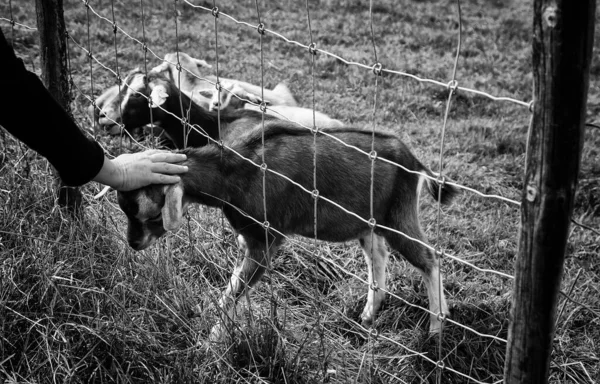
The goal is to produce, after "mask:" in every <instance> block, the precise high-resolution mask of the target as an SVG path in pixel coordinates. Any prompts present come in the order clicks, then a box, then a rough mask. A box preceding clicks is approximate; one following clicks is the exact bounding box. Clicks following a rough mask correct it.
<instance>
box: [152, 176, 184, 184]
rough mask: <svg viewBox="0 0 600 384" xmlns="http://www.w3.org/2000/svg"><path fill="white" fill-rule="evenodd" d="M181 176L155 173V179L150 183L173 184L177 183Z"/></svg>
mask: <svg viewBox="0 0 600 384" xmlns="http://www.w3.org/2000/svg"><path fill="white" fill-rule="evenodd" d="M180 181H181V178H180V177H179V176H175V175H160V174H157V177H156V179H155V181H153V182H152V184H175V183H179V182H180Z"/></svg>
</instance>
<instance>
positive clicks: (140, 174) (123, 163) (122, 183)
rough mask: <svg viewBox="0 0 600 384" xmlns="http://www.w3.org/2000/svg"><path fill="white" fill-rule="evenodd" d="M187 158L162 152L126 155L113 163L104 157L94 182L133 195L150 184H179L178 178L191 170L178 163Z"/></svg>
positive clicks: (151, 151) (178, 154)
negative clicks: (132, 192) (138, 189)
mask: <svg viewBox="0 0 600 384" xmlns="http://www.w3.org/2000/svg"><path fill="white" fill-rule="evenodd" d="M186 158H187V157H186V156H185V155H184V154H181V153H172V152H167V151H159V150H148V151H144V152H137V153H132V154H123V155H120V156H118V157H116V158H114V159H113V160H110V159H108V158H106V157H105V158H104V165H103V166H102V169H101V170H100V172H99V173H98V175H96V177H95V178H94V180H95V181H97V182H99V183H102V184H105V185H108V186H111V187H113V188H114V189H116V190H118V191H130V190H133V189H137V188H141V187H145V186H146V185H149V184H174V183H177V182H179V180H180V178H179V176H177V175H178V174H181V173H185V172H187V170H188V168H187V166H185V165H179V164H176V163H180V162H182V161H185V160H186Z"/></svg>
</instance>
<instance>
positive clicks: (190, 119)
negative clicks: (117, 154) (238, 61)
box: [118, 70, 262, 148]
mask: <svg viewBox="0 0 600 384" xmlns="http://www.w3.org/2000/svg"><path fill="white" fill-rule="evenodd" d="M125 85H126V86H124V87H123V88H122V89H121V96H120V99H121V100H122V103H121V108H120V109H121V116H120V117H119V120H118V121H120V122H122V123H123V126H124V128H125V129H126V130H131V129H133V128H136V127H139V126H143V125H145V124H148V123H150V116H151V113H152V118H153V121H154V122H155V123H157V124H158V125H159V126H160V127H161V128H162V129H163V130H164V132H165V134H166V135H167V136H168V137H169V138H170V139H171V140H172V141H173V143H174V144H175V147H177V148H184V147H185V146H190V147H199V146H203V145H206V144H209V143H210V142H211V141H210V140H209V139H208V138H207V136H209V137H210V138H212V139H214V140H218V139H219V138H225V137H226V136H228V135H232V134H233V132H238V133H239V132H244V131H246V130H247V129H249V128H250V127H253V126H254V125H257V124H259V123H260V122H261V120H262V115H261V113H259V112H256V111H250V110H245V109H237V110H231V111H223V112H222V113H217V112H216V111H209V110H208V109H205V108H202V107H201V106H199V105H198V104H197V103H195V102H193V101H192V99H190V97H188V96H187V95H186V94H185V93H183V92H181V91H180V90H179V88H177V86H176V85H175V84H174V83H173V82H172V81H170V80H169V79H168V78H166V77H165V76H164V75H163V74H162V73H158V72H149V73H148V74H147V75H146V74H144V73H143V72H142V71H140V70H134V71H132V72H130V73H129V75H127V77H126V78H125ZM149 100H152V111H150V107H149V106H148V101H149ZM183 119H185V120H186V121H187V123H189V124H190V125H193V126H195V127H196V129H197V130H195V129H190V128H189V127H188V126H185V127H184V126H183V125H182V122H181V121H182V120H183ZM199 131H201V132H203V133H204V134H202V133H200V132H199Z"/></svg>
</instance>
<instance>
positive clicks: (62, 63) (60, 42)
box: [35, 0, 81, 212]
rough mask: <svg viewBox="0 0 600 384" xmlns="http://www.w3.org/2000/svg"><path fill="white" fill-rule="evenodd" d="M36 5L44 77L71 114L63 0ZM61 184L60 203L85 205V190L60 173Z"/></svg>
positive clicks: (74, 206)
mask: <svg viewBox="0 0 600 384" xmlns="http://www.w3.org/2000/svg"><path fill="white" fill-rule="evenodd" d="M35 5H36V13H37V27H38V31H39V35H40V53H41V54H40V59H41V67H42V80H43V81H44V85H45V86H46V88H48V90H49V91H50V93H51V94H52V96H53V97H54V98H55V99H56V101H57V102H58V103H59V104H60V105H61V106H62V107H63V108H64V109H65V110H66V111H67V113H69V115H71V105H70V103H71V95H70V88H69V71H68V65H67V63H68V58H67V39H66V28H65V19H64V16H63V1H62V0H36V1H35ZM56 129H60V127H56ZM57 183H58V188H59V189H58V204H59V205H61V206H66V207H68V208H69V209H71V210H72V211H74V212H76V211H77V209H78V207H79V206H80V205H81V192H80V191H79V189H78V188H72V187H67V186H65V185H63V184H62V182H61V181H60V179H58V176H57Z"/></svg>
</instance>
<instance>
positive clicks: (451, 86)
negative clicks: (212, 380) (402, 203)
mask: <svg viewBox="0 0 600 384" xmlns="http://www.w3.org/2000/svg"><path fill="white" fill-rule="evenodd" d="M140 3H141V4H142V3H143V0H141V1H140ZM175 3H177V0H175ZM256 4H257V12H258V3H256ZM86 5H87V2H86ZM111 6H114V4H113V3H112V1H111ZM141 6H142V14H143V4H142V5H141ZM457 6H458V14H459V32H458V34H459V38H458V46H457V52H456V59H455V62H454V69H453V73H452V80H451V81H450V83H448V84H447V87H448V89H449V95H448V100H447V104H446V111H445V115H444V123H443V127H442V132H441V144H440V153H439V174H438V181H440V185H439V188H440V189H439V193H438V202H437V224H436V228H437V229H436V237H437V242H438V244H441V242H440V241H441V239H440V238H441V235H440V232H441V207H440V205H441V200H440V197H439V196H441V189H442V187H443V185H444V184H445V180H444V176H443V159H444V140H445V134H446V133H445V131H446V124H447V119H448V116H449V110H450V106H451V100H452V98H453V95H454V94H455V93H456V92H457V90H461V88H460V87H458V83H457V81H456V69H457V63H458V57H459V54H460V45H461V29H462V20H461V15H460V12H461V11H460V1H459V0H457ZM9 7H10V0H9ZM215 8H216V6H215V7H214V8H213V9H215ZM112 10H113V26H114V35H115V36H114V40H115V64H116V72H117V83H118V85H119V94H120V90H121V84H120V75H119V65H118V57H117V55H118V53H117V36H116V30H117V25H116V22H115V20H114V7H113V8H112ZM371 11H372V1H371V2H370V10H369V13H370V18H371V23H370V26H371V36H372V41H373V48H374V55H375V63H376V64H379V63H378V60H377V52H376V46H375V41H374V31H373V24H372V13H371ZM213 15H214V14H213ZM307 15H308V1H307ZM217 17H218V12H217V15H215V39H216V38H217V37H216V36H217V28H216V19H217ZM11 19H12V13H11ZM308 21H309V30H310V16H308ZM175 23H176V28H177V14H176V13H175ZM142 24H143V16H142ZM261 25H262V33H261V74H262V76H264V67H263V58H262V34H264V25H263V24H262V22H261V20H260V14H259V26H261ZM142 28H143V25H142ZM260 29H261V28H260V27H259V32H260ZM12 34H13V35H14V24H13V27H12ZM88 44H89V61H90V72H91V74H90V76H91V87H92V96H93V74H92V70H93V69H92V67H93V65H92V49H91V43H90V42H89V8H88ZM144 44H145V37H144ZM313 44H314V43H313V40H312V31H311V44H310V45H309V47H312V49H313V50H314V52H315V53H316V49H315V46H314V45H313ZM217 46H218V44H217ZM216 49H217V48H216ZM217 50H218V49H217ZM177 51H179V49H178V48H177ZM145 54H146V50H145V47H144V57H145ZM312 60H313V66H312V75H313V86H312V91H313V130H314V134H315V138H314V168H313V173H314V185H313V188H314V190H313V193H316V196H314V198H315V206H314V211H315V212H314V213H315V238H316V237H317V229H316V228H317V226H316V215H317V199H318V190H317V188H316V156H317V155H316V134H317V133H318V128H317V127H316V123H315V114H314V111H315V97H314V92H315V84H314V61H315V58H314V54H313V58H312ZM178 66H179V72H180V73H181V68H180V63H179V60H178ZM379 69H380V70H381V67H379ZM146 71H147V70H146ZM373 71H374V72H375V67H374V68H373ZM379 76H380V74H379V75H378V76H377V77H376V82H375V83H376V92H375V96H374V99H375V100H374V108H373V130H375V115H376V107H377V91H378V80H377V78H378V77H379ZM218 79H219V78H218V52H217V84H219V80H218ZM217 89H219V88H217ZM219 91H220V90H219ZM261 93H262V96H263V97H262V99H263V101H264V79H262V80H261ZM219 99H220V95H219ZM120 106H121V105H119V107H120ZM94 107H95V106H94ZM261 107H262V106H261ZM261 110H262V108H261ZM184 123H185V122H184ZM183 125H184V126H187V124H183ZM219 129H220V128H219ZM219 136H220V135H219ZM374 144H375V143H374V136H373V141H372V150H371V155H372V156H370V157H371V162H372V165H371V167H372V176H371V191H370V193H371V196H370V199H371V219H374V217H373V205H372V204H373V201H372V200H373V184H374V164H375V160H376V153H375V152H374V148H375V146H374ZM263 148H264V110H263ZM262 163H263V164H264V165H265V169H263V199H264V198H265V194H264V184H265V179H266V171H267V169H266V163H265V159H264V151H263V159H262ZM263 205H264V207H265V221H264V223H263V225H264V226H265V234H266V237H267V251H268V235H267V234H268V226H267V225H266V224H267V223H268V221H267V217H266V201H263ZM374 228H375V226H373V227H372V231H371V236H372V240H373V232H374ZM315 242H316V241H315ZM372 243H373V241H372ZM436 253H437V254H439V255H440V258H443V256H444V255H445V251H444V250H443V249H442V250H441V251H436ZM372 272H373V271H372ZM438 272H439V271H438ZM438 281H439V282H440V284H439V286H440V289H443V288H442V285H441V272H440V273H439V274H438ZM370 288H371V287H369V289H370ZM440 308H441V303H440ZM438 316H440V314H438ZM441 317H442V319H443V317H444V316H443V314H442V315H441ZM441 335H442V334H441V330H440V334H439V348H438V352H439V355H438V362H437V363H438V364H437V367H438V368H439V369H438V372H439V373H438V376H437V380H438V382H440V380H441V372H442V371H443V369H444V363H443V359H442V345H441ZM371 351H372V354H371V361H372V364H373V363H374V358H375V357H374V354H373V350H371ZM371 378H372V377H371Z"/></svg>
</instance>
